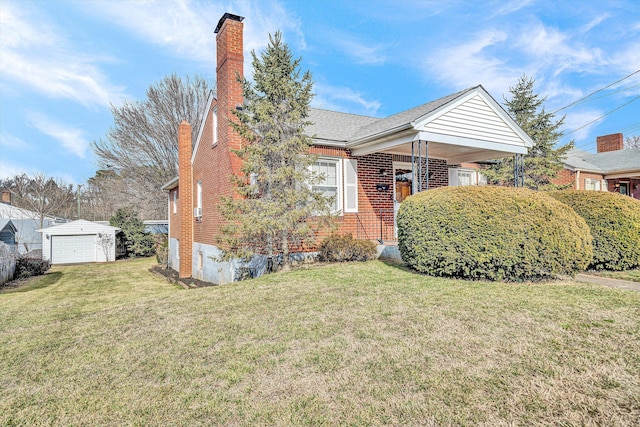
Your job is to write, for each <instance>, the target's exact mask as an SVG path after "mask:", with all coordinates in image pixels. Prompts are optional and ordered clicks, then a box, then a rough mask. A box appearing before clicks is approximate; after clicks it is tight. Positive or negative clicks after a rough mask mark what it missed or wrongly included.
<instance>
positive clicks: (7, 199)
mask: <svg viewBox="0 0 640 427" xmlns="http://www.w3.org/2000/svg"><path fill="white" fill-rule="evenodd" d="M2 203H6V204H8V205H10V204H11V191H9V190H2Z"/></svg>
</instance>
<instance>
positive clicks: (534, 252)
mask: <svg viewBox="0 0 640 427" xmlns="http://www.w3.org/2000/svg"><path fill="white" fill-rule="evenodd" d="M397 221H398V246H399V249H400V254H401V256H402V259H403V260H404V261H405V262H406V263H407V264H408V265H409V266H410V267H411V268H413V269H415V270H417V271H419V272H422V273H426V274H430V275H434V276H444V277H456V278H466V279H488V280H509V281H520V280H534V279H543V278H549V277H553V276H554V275H556V274H574V273H575V272H578V271H581V270H584V268H585V267H586V266H587V265H588V264H589V262H590V261H591V256H592V254H593V249H592V245H591V240H592V237H591V233H590V232H589V227H588V226H587V224H586V222H585V221H584V220H583V219H582V218H581V217H580V216H578V215H577V214H576V213H575V212H574V211H573V210H572V209H571V208H570V207H568V206H567V205H565V204H563V203H560V202H558V201H557V200H555V199H553V198H551V197H549V196H547V195H546V194H544V193H541V192H536V191H532V190H527V189H521V188H508V187H443V188H438V189H434V190H429V191H424V192H421V193H418V194H416V195H413V196H411V197H409V198H407V199H406V200H405V201H404V202H403V203H402V206H401V207H400V210H399V212H398V220H397Z"/></svg>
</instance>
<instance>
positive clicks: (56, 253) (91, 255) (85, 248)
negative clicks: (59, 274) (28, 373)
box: [38, 219, 120, 264]
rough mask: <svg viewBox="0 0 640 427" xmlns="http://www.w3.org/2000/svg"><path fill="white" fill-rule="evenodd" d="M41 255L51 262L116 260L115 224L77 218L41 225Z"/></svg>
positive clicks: (116, 230)
mask: <svg viewBox="0 0 640 427" xmlns="http://www.w3.org/2000/svg"><path fill="white" fill-rule="evenodd" d="M38 231H39V232H40V233H42V258H43V259H48V260H49V261H51V264H75V263H81V262H107V261H113V260H115V259H116V238H117V237H116V233H117V232H118V231H120V229H119V228H118V227H112V226H110V225H103V224H99V223H97V222H91V221H85V220H83V219H79V220H77V221H72V222H67V223H65V224H60V225H54V226H53V227H47V228H41V229H40V230H38Z"/></svg>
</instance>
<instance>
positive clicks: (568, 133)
mask: <svg viewBox="0 0 640 427" xmlns="http://www.w3.org/2000/svg"><path fill="white" fill-rule="evenodd" d="M636 72H640V70H638V71H636ZM638 99H640V95H638V96H636V97H635V98H633V99H632V100H631V101H629V102H625V103H624V104H622V105H620V106H618V107H616V108H614V109H613V110H611V111H608V112H606V113H604V114H603V115H601V116H600V117H598V118H596V119H594V120H591V121H590V122H589V123H587V124H584V125H582V126H580V127H579V128H577V129H574V130H572V131H571V132H567V133H565V134H564V135H563V136H567V135H571V134H572V133H574V132H577V131H579V130H580V129H584V128H586V127H587V126H589V125H590V124H593V123H595V122H597V121H598V120H601V119H603V118H605V117H607V116H608V115H609V114H611V113H613V112H614V111H618V110H619V109H621V108H622V107H625V106H627V105H629V104H631V103H632V102H633V101H636V100H638Z"/></svg>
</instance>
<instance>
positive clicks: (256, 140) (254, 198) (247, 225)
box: [220, 32, 331, 269]
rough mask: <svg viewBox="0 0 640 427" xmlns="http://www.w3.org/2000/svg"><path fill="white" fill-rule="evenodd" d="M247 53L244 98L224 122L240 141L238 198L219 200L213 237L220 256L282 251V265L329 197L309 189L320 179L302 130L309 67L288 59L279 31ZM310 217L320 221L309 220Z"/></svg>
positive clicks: (307, 235) (309, 233) (325, 209)
mask: <svg viewBox="0 0 640 427" xmlns="http://www.w3.org/2000/svg"><path fill="white" fill-rule="evenodd" d="M251 55H252V57H253V60H252V64H253V82H251V81H249V80H247V79H243V80H242V81H241V83H242V93H243V96H244V100H245V103H244V107H243V109H242V110H233V113H234V114H235V115H236V116H237V118H238V120H239V123H234V122H231V126H232V127H233V129H234V130H235V131H236V132H238V134H239V135H240V136H241V137H242V138H243V140H244V141H245V145H244V148H243V149H242V150H238V151H236V154H237V155H238V156H239V157H240V158H241V159H242V160H243V167H242V171H243V173H244V176H243V177H236V178H232V179H234V185H235V187H236V191H237V192H238V194H240V196H242V197H241V198H237V197H235V198H234V197H227V198H224V199H223V202H222V205H221V209H222V213H223V216H224V217H225V219H227V220H228V223H227V226H225V227H223V229H222V233H221V236H220V242H221V243H222V244H223V246H224V247H226V248H227V250H226V251H225V257H226V258H230V257H236V256H239V257H241V258H244V259H247V258H248V257H250V256H251V255H252V254H255V253H260V254H265V255H267V256H270V257H274V256H277V255H281V257H282V267H283V268H285V269H286V268H288V267H289V266H290V257H289V255H290V254H291V252H292V251H296V250H299V249H300V248H301V247H302V245H304V244H305V243H309V242H310V241H312V240H313V238H314V228H313V226H314V225H315V226H318V225H319V224H320V223H323V222H324V221H323V220H326V219H327V217H328V214H329V210H330V207H329V206H330V203H331V200H330V199H328V198H325V197H323V196H322V195H321V194H319V193H317V192H314V191H313V189H312V185H313V184H316V183H318V182H320V181H321V180H322V177H320V176H315V174H314V173H313V172H312V171H311V165H312V164H313V163H314V161H315V156H313V155H311V154H310V152H309V149H310V147H311V145H312V142H311V139H310V138H309V137H308V136H306V135H305V134H304V129H305V127H306V126H308V125H309V124H310V122H309V121H308V120H307V118H308V114H309V104H310V101H311V98H312V96H313V94H312V92H311V90H312V85H313V82H312V80H311V74H310V73H309V72H308V71H306V72H304V74H302V75H301V74H300V70H299V65H300V58H298V59H294V58H293V55H292V53H291V51H290V49H289V47H288V46H287V45H286V44H285V43H283V41H282V34H281V33H280V32H277V33H276V34H275V35H273V36H271V35H269V45H268V46H267V48H266V49H265V51H264V52H263V53H262V54H261V55H260V57H258V56H257V55H256V53H255V52H252V53H251ZM312 216H314V217H317V218H318V219H320V221H315V220H314V221H309V219H310V218H311V217H312ZM274 261H275V260H274Z"/></svg>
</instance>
